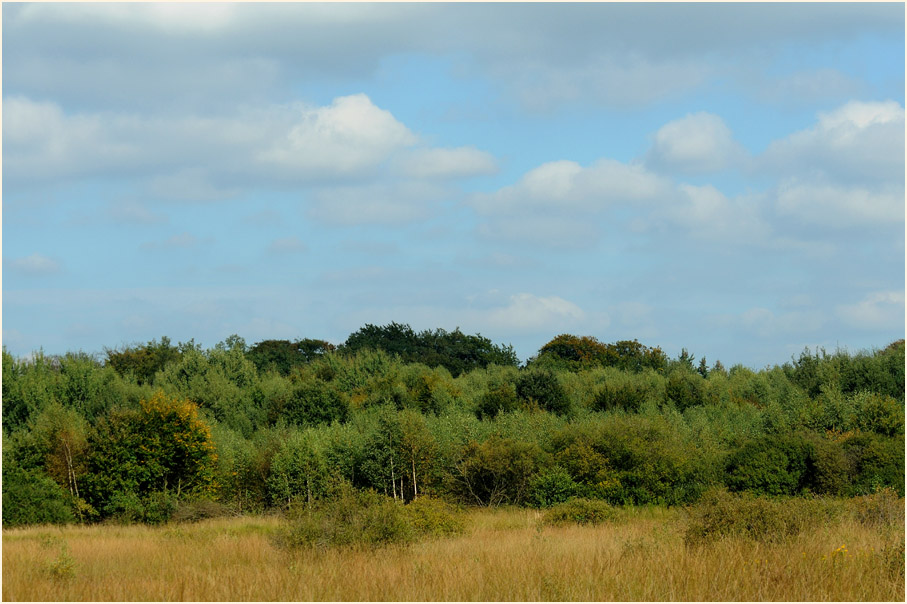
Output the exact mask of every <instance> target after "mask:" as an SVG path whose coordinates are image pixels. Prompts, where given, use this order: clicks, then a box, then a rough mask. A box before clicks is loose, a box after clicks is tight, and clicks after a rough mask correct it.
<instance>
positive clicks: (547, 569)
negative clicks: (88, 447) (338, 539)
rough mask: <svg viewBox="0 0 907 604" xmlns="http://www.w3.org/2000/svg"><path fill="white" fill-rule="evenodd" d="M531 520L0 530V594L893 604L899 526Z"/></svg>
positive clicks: (526, 516)
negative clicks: (752, 537)
mask: <svg viewBox="0 0 907 604" xmlns="http://www.w3.org/2000/svg"><path fill="white" fill-rule="evenodd" d="M540 516H541V515H540V514H539V513H538V512H534V511H531V510H514V509H509V510H475V511H471V512H469V518H468V521H467V525H468V526H469V527H470V529H469V530H468V531H467V532H466V533H465V534H464V535H461V536H459V537H454V538H450V539H442V540H436V541H426V542H421V543H417V544H415V545H412V546H409V547H406V548H397V547H391V548H387V549H382V550H378V551H349V550H327V551H312V550H303V551H294V552H290V551H285V550H282V549H280V548H278V547H276V546H275V545H274V542H273V540H272V538H271V536H272V535H273V534H274V533H275V532H276V531H278V530H279V529H280V527H281V523H282V520H280V519H278V518H241V519H216V520H208V521H204V522H200V523H198V524H194V525H172V526H167V527H161V528H149V527H141V526H135V527H116V526H94V527H67V528H62V529H61V528H33V529H22V530H6V531H3V599H4V600H5V601H12V600H39V601H60V600H90V601H109V600H113V601H124V600H131V601H136V600H156V601H160V600H214V601H248V600H253V601H319V600H333V601H353V600H355V601H371V600H379V601H387V600H416V601H430V600H457V601H473V600H481V601H491V600H497V601H500V600H517V601H528V600H531V601H539V600H542V601H566V600H582V601H602V600H606V601H607V600H618V601H621V600H661V601H666V600H673V601H678V600H688V601H689V600H714V601H729V600H747V601H750V600H775V601H790V600H811V601H827V600H847V601H861V600H862V601H866V600H875V601H903V600H904V568H903V547H897V546H898V545H900V546H903V540H904V531H903V526H900V527H897V526H896V527H894V528H892V527H890V526H889V527H868V526H866V525H865V524H860V523H859V522H857V521H855V520H853V519H851V518H845V519H842V520H840V521H837V522H834V523H831V524H828V525H826V526H823V527H822V528H821V529H818V530H814V531H812V532H809V533H805V534H801V535H800V536H798V537H796V538H793V539H791V540H789V541H786V542H783V543H757V542H754V541H748V540H744V539H740V538H735V539H724V540H720V541H717V542H715V543H713V544H711V545H710V546H708V547H699V548H688V547H685V546H684V543H683V528H684V522H685V519H684V515H683V512H681V511H678V510H662V509H649V510H638V511H635V512H634V513H631V514H626V515H625V516H626V517H625V518H624V519H623V520H622V521H620V522H616V523H611V524H606V525H602V526H596V527H576V526H567V527H545V526H543V525H542V524H541V523H540V522H539V521H540ZM842 545H845V546H846V548H845V549H846V551H845V549H842V548H841V547H840V546H842ZM886 547H887V549H886ZM836 552H837V553H836ZM898 552H899V553H898ZM66 556H69V558H70V560H69V561H68V562H67V559H66ZM61 569H62V570H61ZM67 569H68V570H67Z"/></svg>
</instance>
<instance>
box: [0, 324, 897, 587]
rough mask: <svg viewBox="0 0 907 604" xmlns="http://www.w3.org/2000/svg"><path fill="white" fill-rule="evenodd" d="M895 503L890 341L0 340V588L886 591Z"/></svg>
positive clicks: (892, 583) (443, 335)
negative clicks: (689, 346) (709, 348)
mask: <svg viewBox="0 0 907 604" xmlns="http://www.w3.org/2000/svg"><path fill="white" fill-rule="evenodd" d="M903 497H904V340H898V341H897V342H894V343H892V344H890V345H888V346H886V347H885V348H883V349H879V350H873V351H862V352H858V353H849V352H845V351H836V352H834V353H828V352H826V351H824V350H821V349H819V350H815V351H813V350H808V349H807V350H804V351H803V352H802V353H801V354H800V355H799V357H795V358H793V359H791V360H790V361H788V362H786V363H784V364H782V365H776V366H773V367H766V368H764V369H762V370H759V371H754V370H752V369H749V368H746V367H743V366H740V365H735V366H731V367H729V368H727V367H725V366H724V365H723V364H722V363H721V362H718V361H716V362H714V363H713V364H709V363H708V362H707V361H706V359H705V358H699V359H697V358H695V357H694V356H693V355H692V354H690V353H688V352H687V351H686V350H684V351H683V352H682V353H681V354H680V355H678V357H677V358H668V357H667V355H665V354H664V353H663V352H662V351H661V350H660V349H659V348H658V347H650V346H646V345H643V344H641V343H639V342H637V341H635V340H634V341H622V342H615V343H611V344H607V343H602V342H599V341H598V340H597V339H595V338H592V337H588V336H585V337H578V336H573V335H567V334H564V335H560V336H557V337H556V338H554V339H553V340H551V342H549V343H548V344H546V345H545V346H543V347H542V348H541V349H540V351H539V353H538V355H537V356H535V357H533V358H531V359H529V360H528V361H527V362H526V363H524V364H523V365H522V366H520V364H519V361H518V360H517V358H516V356H515V354H514V353H513V350H512V348H510V347H509V346H500V345H496V344H494V343H492V342H490V341H489V340H488V339H486V338H484V337H482V336H480V335H466V334H463V333H462V332H460V331H459V330H456V331H454V332H446V331H444V330H440V329H439V330H434V331H423V332H415V331H414V330H412V329H411V328H410V327H409V326H407V325H399V324H396V323H392V324H390V325H386V326H374V325H367V326H365V327H363V328H362V329H360V330H359V331H357V332H356V333H354V334H351V335H350V337H349V338H348V339H347V341H346V342H344V343H342V344H340V345H338V346H335V345H333V344H331V343H329V342H325V341H323V340H314V339H303V340H297V341H285V340H267V341H264V342H259V343H257V344H255V345H253V346H248V345H246V343H245V342H244V340H243V339H242V338H240V337H238V336H231V337H230V338H227V339H226V340H225V341H224V342H221V343H219V344H218V345H216V346H215V347H214V348H212V349H209V350H202V349H201V347H200V346H198V345H196V344H194V343H193V342H191V341H190V342H188V343H179V344H175V345H174V344H172V343H171V342H170V340H169V339H167V338H161V340H160V341H157V340H155V341H151V342H148V343H147V344H142V345H134V346H127V347H122V348H119V349H110V350H107V351H106V352H105V355H104V357H103V358H95V357H92V356H90V355H87V354H84V353H68V354H66V355H63V356H59V357H57V356H53V357H52V356H47V355H44V354H41V353H37V354H34V355H32V356H31V357H29V358H15V357H13V356H12V355H10V354H8V353H7V352H6V351H5V350H4V352H3V528H4V534H3V545H4V547H3V562H4V565H3V569H4V570H3V575H4V576H3V579H4V581H3V597H4V599H9V600H18V599H38V600H60V599H75V600H81V599H91V600H135V599H139V600H141V599H152V600H169V599H192V600H247V599H251V600H321V599H329V600H352V599H355V600H374V599H392V600H437V599H448V600H452V599H456V600H472V599H481V600H626V599H629V600H643V599H645V600H647V599H654V600H668V599H670V600H692V599H711V600H726V599H734V600H739V599H752V600H762V599H784V600H791V599H792V600H826V599H847V600H865V599H879V600H891V599H895V600H902V599H903V596H904V547H903V543H904V515H903V509H904V499H903ZM151 525H160V526H157V527H155V526H151ZM126 552H128V553H129V555H126V554H125V553H126ZM130 565H133V566H135V568H134V569H130V568H129V567H130ZM140 567H141V568H140ZM142 568H147V569H151V570H150V571H148V572H145V571H143V570H141V569H142ZM124 577H129V578H128V579H124ZM225 577H227V579H224V578H225Z"/></svg>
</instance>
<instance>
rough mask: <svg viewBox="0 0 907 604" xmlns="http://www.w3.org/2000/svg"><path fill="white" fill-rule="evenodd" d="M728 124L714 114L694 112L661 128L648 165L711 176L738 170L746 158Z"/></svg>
mask: <svg viewBox="0 0 907 604" xmlns="http://www.w3.org/2000/svg"><path fill="white" fill-rule="evenodd" d="M745 157H746V152H745V151H744V149H743V147H741V146H740V144H738V143H737V142H736V141H734V138H733V134H732V133H731V130H730V128H728V127H727V124H725V123H724V120H722V119H721V118H720V117H719V116H717V115H714V114H712V113H706V112H700V113H692V114H689V115H687V116H685V117H683V118H680V119H678V120H674V121H673V122H670V123H668V124H665V125H664V126H662V127H661V128H660V129H659V130H658V132H656V133H655V138H654V141H653V144H652V148H651V150H650V151H649V154H648V156H647V158H646V163H647V164H649V165H651V166H653V167H657V168H661V169H666V170H668V171H674V172H683V173H687V174H701V173H711V172H717V171H719V170H723V169H725V168H728V167H735V166H736V165H738V164H739V163H740V162H741V160H743V159H745Z"/></svg>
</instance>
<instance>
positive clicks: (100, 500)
mask: <svg viewBox="0 0 907 604" xmlns="http://www.w3.org/2000/svg"><path fill="white" fill-rule="evenodd" d="M89 443H90V447H91V450H90V453H89V456H88V460H87V465H88V475H87V476H86V483H87V484H86V491H88V496H87V497H86V499H88V501H89V502H90V503H92V504H93V505H94V506H95V507H96V508H97V509H98V510H106V511H107V513H111V514H117V513H119V511H120V510H127V511H128V510H131V509H132V508H133V507H135V506H133V505H132V500H129V501H126V500H122V501H120V500H118V499H117V498H118V497H119V498H120V499H122V498H123V497H127V498H129V497H133V498H134V499H137V500H141V499H142V498H143V497H147V496H149V495H150V494H151V493H154V492H163V493H167V492H169V491H173V492H174V494H175V496H176V497H179V496H181V495H183V494H185V495H187V496H191V495H203V494H209V493H212V492H213V491H214V489H215V483H214V470H215V464H216V461H217V455H216V453H215V451H214V444H213V442H212V440H211V431H210V428H209V427H208V425H207V424H205V423H204V422H203V421H202V420H201V419H200V418H199V415H198V408H197V407H196V406H195V405H194V404H193V403H191V402H189V401H188V400H185V399H180V398H178V397H169V396H167V395H165V394H163V393H162V392H157V393H156V394H155V395H154V396H153V397H151V399H149V400H147V401H142V405H141V408H140V409H139V410H124V411H115V412H111V413H110V414H109V415H108V416H107V417H105V418H102V420H101V421H100V422H99V423H98V425H97V426H96V427H95V430H94V431H93V432H92V434H91V436H90V438H89ZM127 504H128V505H127ZM142 505H144V503H143V504H142ZM128 513H132V512H131V511H130V512H128Z"/></svg>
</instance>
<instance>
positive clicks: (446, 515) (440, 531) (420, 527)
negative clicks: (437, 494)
mask: <svg viewBox="0 0 907 604" xmlns="http://www.w3.org/2000/svg"><path fill="white" fill-rule="evenodd" d="M403 511H404V512H405V514H406V517H407V519H408V520H409V522H410V524H412V527H413V530H414V532H415V534H416V535H417V536H419V537H446V536H449V535H457V534H459V533H462V532H463V530H464V528H465V525H464V523H463V519H462V517H461V516H460V515H459V513H458V512H459V510H458V509H457V508H456V507H454V506H452V505H451V504H449V503H447V502H446V501H443V500H441V499H435V498H433V497H419V498H418V499H414V500H413V501H411V502H410V503H408V504H407V505H406V506H404V508H403Z"/></svg>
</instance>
